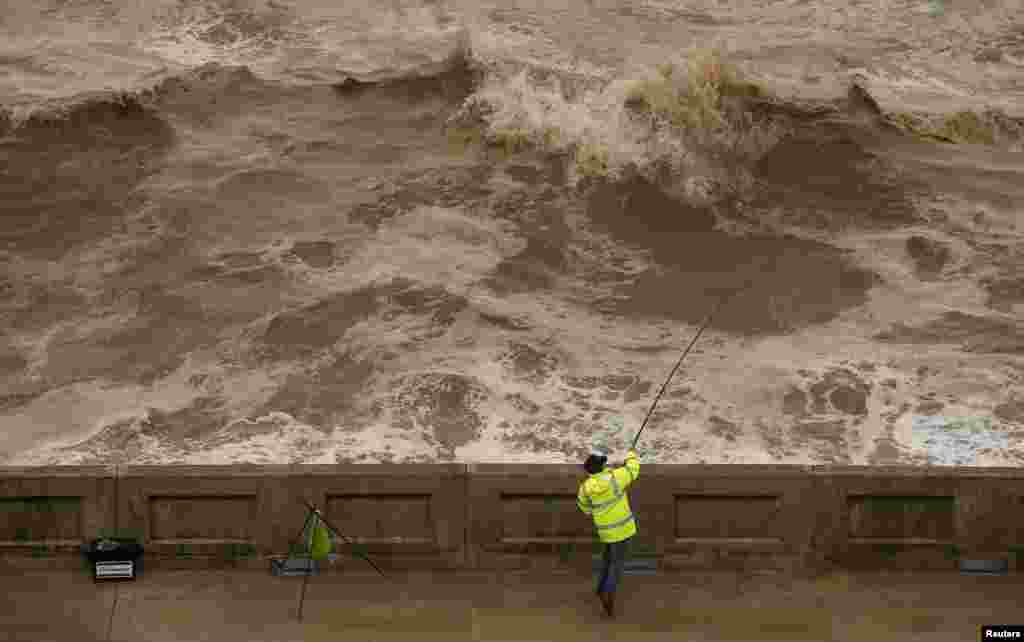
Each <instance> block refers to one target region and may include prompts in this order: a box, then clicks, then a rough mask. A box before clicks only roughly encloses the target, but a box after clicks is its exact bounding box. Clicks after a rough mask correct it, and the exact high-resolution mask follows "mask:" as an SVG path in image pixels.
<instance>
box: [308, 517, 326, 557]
mask: <svg viewBox="0 0 1024 642" xmlns="http://www.w3.org/2000/svg"><path fill="white" fill-rule="evenodd" d="M330 553H331V535H330V533H329V532H328V531H327V528H326V527H325V526H324V525H323V524H321V523H320V520H317V524H316V526H315V527H314V528H313V542H312V544H311V545H310V556H311V557H312V558H313V559H315V560H325V559H327V556H328V555H330Z"/></svg>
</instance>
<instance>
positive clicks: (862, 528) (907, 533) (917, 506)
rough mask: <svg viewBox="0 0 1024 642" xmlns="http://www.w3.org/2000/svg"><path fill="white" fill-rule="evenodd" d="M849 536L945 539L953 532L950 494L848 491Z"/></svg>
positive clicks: (953, 500)
mask: <svg viewBox="0 0 1024 642" xmlns="http://www.w3.org/2000/svg"><path fill="white" fill-rule="evenodd" d="M847 510H848V511H849V524H850V538H851V539H852V540H854V541H855V542H857V541H871V540H893V541H898V540H905V541H908V542H912V541H948V540H951V539H953V537H954V535H955V534H956V498H955V497H953V496H915V495H851V496H849V497H848V498H847Z"/></svg>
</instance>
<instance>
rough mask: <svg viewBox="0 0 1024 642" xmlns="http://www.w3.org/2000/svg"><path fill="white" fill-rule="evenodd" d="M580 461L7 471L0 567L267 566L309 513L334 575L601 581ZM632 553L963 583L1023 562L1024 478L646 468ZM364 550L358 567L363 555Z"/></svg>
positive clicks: (983, 473)
mask: <svg viewBox="0 0 1024 642" xmlns="http://www.w3.org/2000/svg"><path fill="white" fill-rule="evenodd" d="M581 480H582V474H581V471H580V469H579V467H577V466H573V465H547V464H535V465H534V464H526V465H503V464H470V465H461V464H438V465H402V464H375V465H294V466H292V465H281V466H255V465H252V466H249V465H240V466H59V467H42V468H14V467H10V468H0V563H3V564H7V565H10V564H15V565H27V566H31V565H47V566H52V565H76V564H81V558H80V556H79V554H78V550H79V546H80V545H81V544H82V543H84V542H87V541H89V540H91V539H93V538H95V537H98V536H100V535H101V534H121V535H129V536H135V537H138V539H139V540H140V541H141V542H142V543H143V545H144V546H145V549H146V561H145V564H146V566H147V568H151V567H153V566H169V567H174V566H181V567H189V566H196V565H202V566H209V565H210V564H232V565H254V566H255V565H263V566H266V564H267V562H266V559H267V558H268V557H273V556H283V555H285V554H286V553H287V551H288V549H289V543H290V542H291V541H293V540H294V538H295V537H297V535H298V533H299V532H300V531H301V529H302V526H303V522H304V519H305V516H306V510H305V508H304V505H303V501H309V502H311V503H313V504H314V505H316V506H317V507H319V508H320V509H321V510H322V511H323V512H324V515H325V516H326V518H327V520H328V521H329V522H330V523H331V524H332V525H333V526H334V527H335V528H337V529H339V530H340V531H341V533H342V534H343V535H344V536H346V537H347V538H350V539H351V541H352V542H354V544H345V545H343V546H341V547H340V548H339V550H338V553H339V556H338V559H337V560H336V561H335V562H334V563H333V564H331V565H329V568H331V569H338V570H345V569H355V568H359V569H360V570H364V569H365V568H368V567H366V563H365V561H363V560H361V559H359V557H358V556H357V555H356V553H365V554H366V555H369V556H370V557H371V558H372V559H373V560H374V561H375V562H376V563H377V564H378V565H379V566H380V567H382V568H384V569H388V568H392V569H410V570H416V569H460V568H473V569H504V570H513V569H526V568H544V567H547V568H552V569H558V568H564V569H571V568H581V569H582V568H589V567H590V565H591V563H592V555H593V553H595V552H597V551H598V550H599V548H598V545H597V543H596V542H595V539H594V533H593V526H592V524H591V523H590V521H589V519H588V518H587V517H586V516H584V515H583V514H581V513H580V512H579V511H578V510H577V508H576V505H575V497H576V490H577V488H578V485H579V483H580V481H581ZM630 502H631V504H632V506H633V510H634V512H635V514H636V515H637V519H638V522H639V530H640V534H639V535H638V537H637V538H636V540H635V544H634V547H633V553H634V556H636V557H646V558H650V559H652V560H657V563H658V567H659V568H660V569H661V570H664V571H667V572H673V571H685V570H687V569H726V568H729V569H734V568H747V569H752V570H754V569H779V570H796V569H828V568H846V569H851V570H854V569H856V570H863V569H871V568H883V567H884V568H902V569H914V570H943V569H948V570H953V569H956V568H957V564H958V560H959V559H963V558H971V559H977V558H982V559H1008V560H1009V563H1010V569H1011V572H1016V571H1017V569H1019V568H1021V563H1020V561H1019V560H1018V557H1022V558H1024V470H1022V469H1013V468H1009V469H983V468H956V467H949V468H946V467H942V468H927V469H926V468H906V467H834V466H770V465H766V466H734V465H647V466H644V467H643V469H642V472H641V477H640V479H638V480H637V482H636V484H635V485H634V486H633V487H632V488H631V489H630ZM350 553H351V554H350Z"/></svg>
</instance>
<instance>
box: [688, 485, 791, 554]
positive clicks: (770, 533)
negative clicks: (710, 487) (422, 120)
mask: <svg viewBox="0 0 1024 642" xmlns="http://www.w3.org/2000/svg"><path fill="white" fill-rule="evenodd" d="M779 516H780V497H779V496H778V495H749V494H748V495H726V494H683V495H679V494H677V495H676V496H675V538H676V543H687V542H693V543H702V542H708V543H713V542H715V541H721V542H723V543H725V542H729V541H737V542H742V541H744V540H747V541H750V542H766V543H767V542H781V541H782V538H783V525H782V524H781V523H780V520H779Z"/></svg>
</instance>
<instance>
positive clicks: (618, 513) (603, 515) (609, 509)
mask: <svg viewBox="0 0 1024 642" xmlns="http://www.w3.org/2000/svg"><path fill="white" fill-rule="evenodd" d="M639 476H640V461H639V460H638V459H637V458H636V453H635V452H633V451H632V450H631V451H629V454H628V455H626V465H625V466H622V467H621V468H615V469H613V470H607V469H605V470H602V471H601V472H599V473H595V474H593V475H590V476H589V477H587V479H586V480H585V481H584V482H583V483H582V484H580V490H579V493H578V494H577V495H576V505H577V506H579V509H580V510H581V511H583V512H584V513H586V514H587V515H592V516H593V517H594V526H596V527H597V536H598V537H599V538H600V539H601V541H602V542H605V543H607V544H610V543H612V542H621V541H622V540H624V539H626V538H627V537H632V536H633V535H636V519H635V518H634V517H633V511H632V510H630V508H629V497H628V496H627V495H626V488H628V487H629V485H630V484H632V483H633V482H634V481H636V478H637V477H639Z"/></svg>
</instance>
